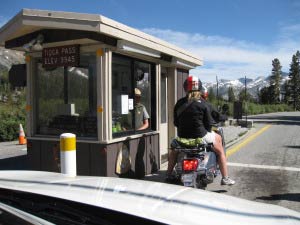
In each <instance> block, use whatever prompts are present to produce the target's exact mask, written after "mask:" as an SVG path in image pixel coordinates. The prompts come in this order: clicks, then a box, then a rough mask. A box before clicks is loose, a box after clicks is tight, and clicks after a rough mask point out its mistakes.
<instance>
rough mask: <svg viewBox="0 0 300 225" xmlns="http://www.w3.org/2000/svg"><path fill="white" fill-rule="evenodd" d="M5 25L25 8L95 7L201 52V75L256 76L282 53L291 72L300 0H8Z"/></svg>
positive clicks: (299, 40) (0, 11) (2, 11)
mask: <svg viewBox="0 0 300 225" xmlns="http://www.w3.org/2000/svg"><path fill="white" fill-rule="evenodd" d="M5 2H6V3H2V4H1V5H2V6H1V8H0V25H3V24H4V23H5V22H7V21H8V20H9V19H10V18H11V17H13V16H14V15H15V14H16V13H18V12H19V11H20V10H21V9H22V8H34V9H48V10H59V11H72V12H82V13H95V14H101V15H103V16H106V17H109V18H111V19H114V20H116V21H118V22H121V23H124V24H126V25H129V26H131V27H134V28H137V29H139V30H142V31H144V32H146V33H149V34H151V35H154V36H156V37H159V38H161V39H164V40H166V41H168V42H171V43H173V44H175V45H178V46H180V47H182V48H184V49H186V50H188V51H190V52H192V53H194V54H195V55H196V56H198V57H201V58H203V60H204V66H202V67H198V68H197V69H195V70H192V71H191V73H193V74H194V75H197V76H199V77H200V78H201V79H202V80H203V81H206V82H207V81H215V78H216V76H218V78H219V79H236V78H240V77H244V76H247V77H249V78H255V77H258V76H267V75H269V74H270V73H271V69H272V60H273V59H274V58H278V59H279V60H280V62H281V65H282V67H283V68H282V70H283V71H284V72H288V70H289V65H290V63H291V59H292V55H293V54H295V52H296V51H297V50H300V1H298V0H251V1H250V0H249V1H248V0H223V1H222V0H206V1H202V0H151V1H150V0H148V1H146V0H144V1H143V0H26V1H24V0H6V1H5Z"/></svg>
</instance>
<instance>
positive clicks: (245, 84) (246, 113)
mask: <svg viewBox="0 0 300 225" xmlns="http://www.w3.org/2000/svg"><path fill="white" fill-rule="evenodd" d="M246 103H247V77H246V76H245V113H246V127H247V113H248V112H247V111H248V109H247V104H246Z"/></svg>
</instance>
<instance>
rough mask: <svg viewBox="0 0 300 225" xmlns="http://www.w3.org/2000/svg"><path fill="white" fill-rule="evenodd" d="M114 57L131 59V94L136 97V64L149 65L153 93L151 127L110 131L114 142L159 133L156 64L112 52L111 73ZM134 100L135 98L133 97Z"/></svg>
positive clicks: (150, 114)
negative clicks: (157, 123) (139, 135)
mask: <svg viewBox="0 0 300 225" xmlns="http://www.w3.org/2000/svg"><path fill="white" fill-rule="evenodd" d="M114 57H119V58H125V59H129V60H130V69H131V72H130V76H131V87H132V90H131V93H132V94H133V95H134V88H136V87H137V86H136V82H135V79H134V78H135V74H134V69H135V62H141V63H147V64H149V66H150V74H149V75H150V91H151V95H150V99H149V100H150V101H149V102H150V110H151V111H150V112H148V114H149V116H150V121H149V123H150V125H149V127H148V128H147V129H144V130H136V129H135V128H134V129H133V130H129V131H122V132H118V133H113V132H112V130H110V131H109V132H111V135H112V141H114V140H115V139H117V138H123V137H127V136H131V135H138V134H144V133H151V132H155V131H157V127H156V121H157V119H158V118H157V115H156V108H157V105H156V95H157V93H156V64H155V63H154V62H151V61H147V60H144V59H140V58H136V57H132V56H128V55H123V54H120V53H118V52H112V60H111V71H112V70H113V60H114ZM113 78H114V77H113V75H112V76H111V79H113ZM112 85H113V80H112V81H111V87H110V88H111V90H113V86H112ZM112 98H113V96H111V99H112ZM133 98H134V96H133ZM112 107H113V106H111V115H110V116H111V118H112V111H113V109H112ZM132 119H133V121H135V114H134V113H133V118H132ZM132 125H133V126H135V124H134V122H133V124H132Z"/></svg>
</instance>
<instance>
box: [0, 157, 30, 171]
mask: <svg viewBox="0 0 300 225" xmlns="http://www.w3.org/2000/svg"><path fill="white" fill-rule="evenodd" d="M26 169H28V164H27V155H22V156H15V157H11V158H5V159H0V170H26Z"/></svg>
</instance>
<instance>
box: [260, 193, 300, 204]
mask: <svg viewBox="0 0 300 225" xmlns="http://www.w3.org/2000/svg"><path fill="white" fill-rule="evenodd" d="M256 199H260V200H266V201H279V200H286V201H293V202H300V193H286V194H276V195H270V196H261V197H257V198H256Z"/></svg>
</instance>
